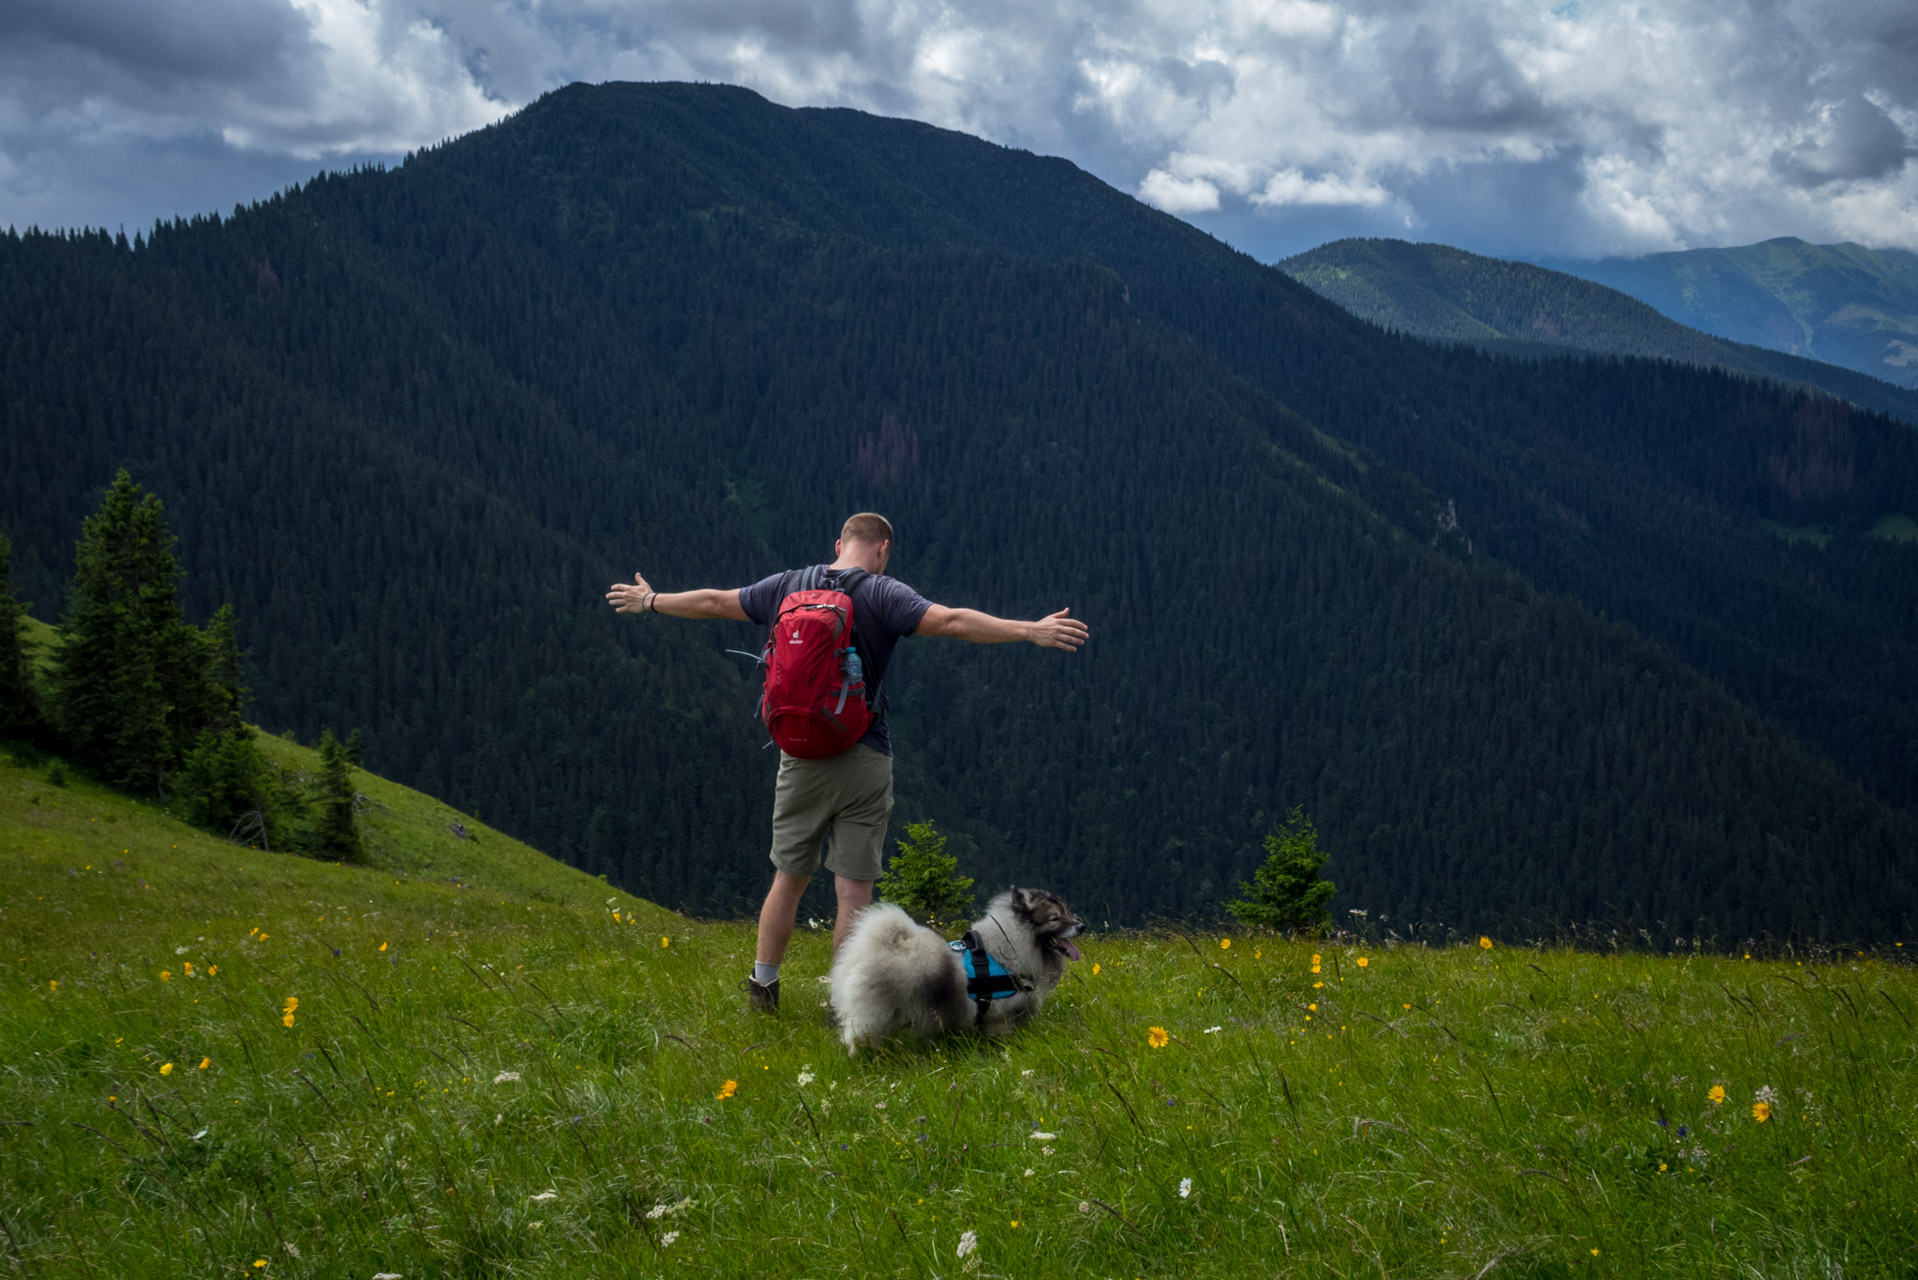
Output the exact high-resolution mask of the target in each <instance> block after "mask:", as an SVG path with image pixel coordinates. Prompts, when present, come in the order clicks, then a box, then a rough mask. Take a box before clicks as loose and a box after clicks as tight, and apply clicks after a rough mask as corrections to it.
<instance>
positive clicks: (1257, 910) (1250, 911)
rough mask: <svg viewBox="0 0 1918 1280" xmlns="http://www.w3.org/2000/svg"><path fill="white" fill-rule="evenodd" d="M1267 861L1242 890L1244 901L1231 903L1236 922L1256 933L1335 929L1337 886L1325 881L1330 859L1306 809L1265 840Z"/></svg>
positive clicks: (1297, 809) (1228, 905) (1228, 906)
mask: <svg viewBox="0 0 1918 1280" xmlns="http://www.w3.org/2000/svg"><path fill="white" fill-rule="evenodd" d="M1265 852H1266V858H1265V862H1264V864H1263V865H1261V866H1260V867H1259V869H1258V870H1257V871H1255V872H1253V873H1252V880H1251V883H1249V884H1241V885H1240V886H1239V893H1240V895H1241V896H1240V897H1239V898H1237V899H1235V900H1233V901H1231V902H1228V903H1226V904H1225V908H1226V910H1227V911H1230V912H1231V913H1232V916H1233V918H1234V919H1236V920H1237V921H1238V922H1239V923H1240V924H1242V925H1244V926H1246V927H1247V928H1250V929H1272V930H1275V931H1289V932H1298V933H1308V934H1317V933H1324V932H1325V931H1326V929H1327V928H1329V927H1330V925H1331V916H1330V915H1329V914H1328V913H1327V911H1326V909H1325V904H1326V903H1327V902H1328V901H1330V900H1331V897H1332V894H1333V892H1334V888H1335V886H1334V885H1333V884H1332V882H1331V881H1330V880H1321V879H1320V878H1319V870H1320V868H1322V867H1324V866H1325V862H1326V858H1327V856H1328V855H1326V854H1325V853H1322V852H1320V850H1319V833H1318V829H1317V828H1316V827H1314V826H1313V825H1312V820H1311V819H1310V818H1308V817H1306V816H1305V810H1304V809H1303V808H1302V807H1300V806H1298V805H1294V806H1292V812H1291V813H1289V814H1287V815H1286V818H1285V825H1284V826H1282V827H1280V828H1279V829H1278V830H1277V831H1274V832H1272V833H1271V834H1269V835H1267V836H1266V838H1265Z"/></svg>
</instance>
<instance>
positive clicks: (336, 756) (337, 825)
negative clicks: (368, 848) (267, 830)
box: [313, 729, 364, 862]
mask: <svg viewBox="0 0 1918 1280" xmlns="http://www.w3.org/2000/svg"><path fill="white" fill-rule="evenodd" d="M319 782H320V786H319V792H320V794H319V797H318V798H319V810H320V814H319V820H318V822H316V823H315V824H314V828H313V846H314V848H313V852H314V853H316V854H318V855H319V856H320V857H323V858H338V859H339V860H341V861H342V862H358V861H359V860H360V858H361V856H362V854H363V852H364V850H363V848H362V846H361V844H360V829H359V824H358V823H357V822H356V821H355V819H354V816H353V765H352V763H351V762H350V761H348V760H347V758H346V748H345V747H344V746H342V745H340V740H339V739H338V738H335V737H334V736H333V731H332V730H331V729H328V730H327V731H326V732H324V733H322V734H321V735H320V778H319Z"/></svg>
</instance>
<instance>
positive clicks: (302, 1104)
mask: <svg viewBox="0 0 1918 1280" xmlns="http://www.w3.org/2000/svg"><path fill="white" fill-rule="evenodd" d="M268 745H269V746H270V748H271V749H272V750H273V751H274V752H275V753H276V756H277V757H278V758H279V759H281V760H282V761H283V762H286V763H291V764H298V763H300V762H301V761H302V760H303V759H304V754H303V753H302V750H301V749H300V748H297V747H295V746H293V745H292V744H289V743H285V742H281V741H278V740H269V743H268ZM362 776H363V784H362V785H363V786H364V788H365V790H366V791H367V793H368V795H369V797H370V798H371V801H372V803H371V805H370V807H369V809H368V811H367V813H366V815H365V822H366V826H367V833H368V837H369V844H370V846H371V848H372V850H373V856H374V858H375V860H376V865H374V866H368V867H342V866H335V865H330V864H324V863H318V862H313V861H308V860H304V859H299V858H293V857H286V856H282V855H273V854H267V853H265V852H262V851H259V850H250V849H242V848H237V847H234V846H232V845H229V844H226V843H224V842H222V841H219V840H217V839H214V838H211V837H208V836H206V835H203V834H201V833H198V832H195V831H192V830H191V829H189V828H186V827H184V826H182V825H180V824H179V823H177V822H174V821H173V820H171V819H170V818H168V817H166V816H165V815H164V814H163V813H160V812H158V811H157V810H156V809H154V808H153V807H151V806H148V805H142V804H136V803H135V802H133V801H131V800H128V799H126V798H124V797H122V796H118V795H114V794H112V793H109V792H105V791H102V790H99V789H97V788H95V787H93V786H92V785H91V784H89V783H87V782H85V781H84V780H83V779H80V778H78V777H77V776H76V777H74V778H73V779H72V781H71V782H70V783H69V785H67V786H64V787H59V786H51V785H49V784H48V782H47V780H46V769H45V765H44V763H35V764H33V765H32V766H31V767H29V766H28V765H26V764H24V763H20V762H17V761H14V760H11V759H10V760H9V762H8V763H7V764H5V765H0V948H4V950H3V951H0V961H3V962H4V966H3V967H4V972H3V973H0V1258H3V1259H4V1267H5V1268H7V1269H9V1273H10V1274H21V1275H29V1276H49V1277H52V1276H88V1277H94V1276H100V1277H106V1276H240V1275H246V1276H315V1277H333V1276H343V1277H362V1278H364V1277H373V1276H376V1275H386V1276H395V1275H397V1276H403V1277H422V1278H423V1277H431V1276H555V1277H556V1276H568V1277H574V1276H629V1275H630V1276H668V1275H754V1276H799V1275H807V1276H812V1275H860V1276H864V1275H878V1276H892V1275H897V1276H946V1277H957V1276H973V1275H976V1276H1040V1275H1054V1276H1081V1275H1084V1276H1112V1277H1146V1276H1178V1277H1189V1276H1201V1275H1202V1276H1252V1275H1259V1276H1264V1275H1293V1274H1299V1275H1321V1274H1323V1275H1329V1276H1340V1277H1360V1276H1363V1277H1387V1276H1390V1277H1411V1276H1458V1277H1488V1276H1510V1277H1516V1276H1613V1275H1617V1276H1641V1275H1658V1276H1688V1277H1689V1276H1724V1277H1819V1278H1820V1280H1831V1278H1832V1277H1838V1276H1847V1277H1864V1276H1910V1275H1914V1274H1918V1217H1915V1216H1914V1204H1915V1202H1918V1195H1915V1194H1914V1187H1918V1177H1915V1175H1918V1160H1915V1159H1914V1154H1915V1148H1914V1134H1915V1133H1918V1111H1915V1108H1918V1035H1915V1034H1914V1027H1913V1019H1914V1018H1918V980H1915V979H1914V975H1913V971H1912V969H1911V968H1910V967H1909V966H1908V965H1907V964H1906V963H1905V952H1904V949H1903V948H1888V949H1886V950H1884V951H1882V952H1879V953H1875V954H1858V953H1853V952H1842V953H1831V954H1817V955H1803V954H1800V955H1785V956H1782V957H1781V956H1767V957H1763V958H1757V957H1755V958H1752V959H1749V960H1748V959H1746V958H1744V957H1743V956H1742V955H1729V956H1722V955H1688V956H1649V955H1640V954H1622V955H1596V954H1587V953H1578V952H1571V951H1564V950H1527V949H1514V948H1508V947H1505V946H1503V945H1498V946H1492V947H1489V948H1485V947H1480V946H1476V945H1467V946H1461V947H1456V948H1450V949H1426V948H1423V947H1409V946H1390V947H1388V946H1379V945H1376V944H1374V945H1367V946H1359V945H1333V944H1321V945H1316V946H1315V945H1313V944H1309V943H1294V942H1285V941H1277V940H1272V939H1259V938H1254V937H1243V936H1232V937H1229V938H1227V937H1222V936H1221V935H1219V934H1217V933H1211V934H1196V933H1195V934H1190V935H1184V936H1182V935H1177V934H1168V933H1152V934H1115V935H1110V936H1094V937H1091V938H1089V939H1085V940H1084V942H1085V946H1084V951H1085V956H1086V959H1085V961H1084V963H1082V964H1080V965H1078V966H1075V968H1074V971H1073V973H1072V974H1071V975H1070V976H1069V977H1068V978H1067V980H1066V982H1065V984H1064V985H1063V986H1062V987H1061V989H1060V991H1059V993H1058V995H1057V997H1056V999H1055V1000H1054V1001H1053V1002H1052V1003H1051V1004H1049V1005H1048V1006H1047V1009H1046V1010H1045V1012H1044V1014H1043V1015H1042V1017H1041V1019H1040V1020H1039V1021H1038V1022H1037V1023H1036V1024H1035V1025H1034V1026H1032V1027H1031V1028H1029V1029H1028V1030H1027V1031H1026V1032H1025V1033H1023V1034H1021V1035H1020V1036H1018V1037H1016V1038H1015V1039H1013V1040H1011V1041H1010V1042H1007V1043H1003V1044H992V1045H980V1044H975V1043H971V1042H954V1043H949V1044H946V1045H942V1046H937V1047H921V1046H912V1045H899V1046H896V1047H894V1048H891V1049H888V1050H886V1051H882V1052H879V1053H875V1054H864V1055H861V1056H860V1057H858V1058H850V1059H849V1058H848V1057H847V1055H846V1054H845V1052H844V1051H843V1049H841V1048H840V1047H839V1045H838V1042H837V1040H836V1039H835V1037H834V1034H833V1032H832V1030H831V1028H830V1027H829V1026H828V1025H827V1022H826V1013H825V1010H824V1009H823V1008H821V1007H820V1002H821V1001H822V1000H823V999H824V997H825V988H824V987H823V986H822V985H820V978H821V977H822V975H823V974H824V972H825V970H826V966H827V963H828V958H829V955H828V939H827V936H826V934H825V932H824V931H810V930H808V929H806V928H805V927H804V925H803V924H802V927H801V929H800V932H799V934H798V936H797V938H796V940H795V946H794V950H793V954H792V955H791V956H790V957H789V961H788V964H787V967H786V971H785V978H784V991H785V1005H786V1007H785V1010H784V1013H783V1015H782V1016H781V1017H779V1018H777V1019H771V1018H755V1017H750V1016H748V1014H747V1013H746V1011H745V1001H744V996H743V995H742V994H741V992H740V991H739V990H738V984H739V982H740V979H741V978H742V977H743V976H744V974H745V972H746V969H747V966H748V962H749V960H750V947H751V928H750V926H749V925H747V924H744V923H737V922H716V923H715V922H697V921H691V920H687V919H684V918H681V917H679V916H675V915H673V914H670V913H668V912H666V911H663V910H661V909H659V908H657V907H654V906H651V905H649V904H646V903H643V902H639V901H637V900H635V899H633V898H631V897H629V896H627V895H625V894H622V893H618V892H615V891H613V890H612V889H610V888H608V887H607V886H606V885H604V884H602V883H600V882H599V881H596V880H593V879H590V878H588V877H586V876H584V875H581V874H579V873H577V872H574V871H571V870H570V869H567V868H565V867H562V866H560V865H559V864H557V863H554V862H551V861H550V860H547V859H545V858H543V857H541V856H540V855H539V854H537V853H536V852H534V851H532V850H530V849H527V848H526V847H525V846H523V845H519V844H517V843H515V842H513V841H511V840H509V839H507V838H506V837H504V836H501V835H499V834H497V833H495V832H492V831H491V830H489V829H487V828H485V827H483V826H481V825H480V824H478V823H474V822H471V821H470V820H465V819H462V818H460V817H459V815H457V814H454V813H453V812H452V811H451V810H448V809H447V808H446V807H445V806H443V805H440V804H438V803H437V802H435V801H432V800H430V799H428V798H426V797H423V796H419V795H417V794H415V793H411V792H407V791H405V790H404V789H402V788H399V787H395V786H392V785H391V784H387V783H384V782H382V781H380V780H379V779H375V778H370V777H365V776H364V775H362ZM454 822H463V823H464V825H465V828H466V830H467V834H468V837H469V838H466V839H461V838H460V837H459V836H457V835H455V834H454V833H453V832H452V830H451V829H450V827H451V824H452V823H454ZM715 856H737V857H756V856H758V855H757V854H756V853H755V852H754V851H750V850H739V851H731V852H728V853H725V854H723V855H721V854H718V853H716V854H715ZM1228 943H1229V945H1228ZM1315 956H1316V957H1317V958H1318V963H1317V965H1316V966H1315V965H1314V958H1315Z"/></svg>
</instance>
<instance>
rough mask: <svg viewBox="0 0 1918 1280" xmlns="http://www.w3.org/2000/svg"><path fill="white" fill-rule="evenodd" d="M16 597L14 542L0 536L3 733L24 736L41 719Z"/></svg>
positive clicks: (0, 710)
mask: <svg viewBox="0 0 1918 1280" xmlns="http://www.w3.org/2000/svg"><path fill="white" fill-rule="evenodd" d="M25 613H26V610H25V608H24V607H23V606H22V605H21V604H20V602H19V601H17V600H15V599H14V598H13V544H11V543H9V542H8V541H7V540H6V538H5V537H4V536H0V734H4V735H6V736H8V737H23V736H25V735H26V734H27V732H28V731H29V730H31V729H33V728H35V727H36V726H37V725H38V724H39V721H40V708H39V703H38V699H37V697H36V695H35V693H34V688H33V673H32V669H31V667H30V666H29V664H28V661H27V646H26V636H25V634H24V633H23V631H22V626H21V619H22V617H23V615H24V614H25Z"/></svg>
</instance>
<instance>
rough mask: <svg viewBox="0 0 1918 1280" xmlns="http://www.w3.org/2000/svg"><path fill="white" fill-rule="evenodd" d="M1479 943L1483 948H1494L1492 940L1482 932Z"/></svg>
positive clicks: (1488, 949) (1486, 949)
mask: <svg viewBox="0 0 1918 1280" xmlns="http://www.w3.org/2000/svg"><path fill="white" fill-rule="evenodd" d="M1478 945H1479V948H1480V949H1481V950H1484V951H1490V950H1491V949H1492V940H1491V939H1490V938H1488V937H1486V936H1485V935H1483V934H1480V935H1479V940H1478Z"/></svg>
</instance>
